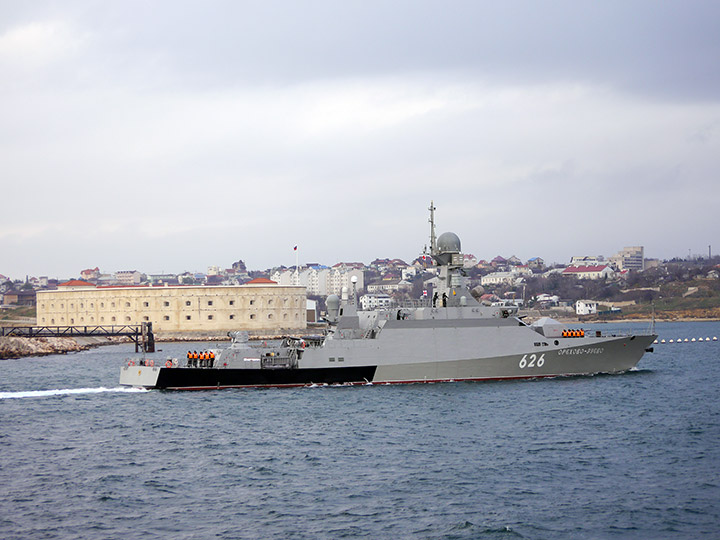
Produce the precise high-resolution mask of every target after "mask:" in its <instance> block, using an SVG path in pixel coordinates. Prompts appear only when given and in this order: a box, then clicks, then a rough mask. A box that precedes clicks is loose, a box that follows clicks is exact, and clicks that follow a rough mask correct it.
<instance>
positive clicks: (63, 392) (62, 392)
mask: <svg viewBox="0 0 720 540" xmlns="http://www.w3.org/2000/svg"><path fill="white" fill-rule="evenodd" d="M104 392H149V390H147V389H145V388H134V387H130V386H127V387H125V386H118V387H116V388H104V387H102V386H101V387H100V388H62V389H61V388H56V389H55V390H28V391H25V392H0V399H17V398H38V397H50V396H69V395H73V394H102V393H104Z"/></svg>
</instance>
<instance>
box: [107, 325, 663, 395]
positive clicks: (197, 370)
mask: <svg viewBox="0 0 720 540" xmlns="http://www.w3.org/2000/svg"><path fill="white" fill-rule="evenodd" d="M452 333H457V329H455V330H453V331H452ZM530 337H531V338H532V336H530ZM406 338H407V337H406V336H403V337H401V336H397V339H398V342H399V343H404V346H403V347H402V348H394V347H389V350H391V351H394V352H392V353H389V354H388V353H385V354H383V353H384V352H385V351H384V350H383V349H385V347H383V346H379V345H378V344H377V343H372V341H373V340H357V343H353V344H352V346H349V345H348V343H347V341H350V340H347V341H346V342H345V343H341V345H342V347H336V346H334V345H335V343H329V344H327V345H326V346H325V347H322V348H318V349H307V350H305V351H304V354H303V356H302V357H301V358H300V360H299V362H298V364H297V365H295V366H272V367H271V366H268V367H262V363H261V362H259V361H256V359H255V358H252V360H250V361H248V360H247V358H248V357H247V356H246V355H247V354H249V353H248V351H247V350H243V351H242V353H240V355H242V356H244V358H243V362H242V363H243V364H246V365H247V366H248V367H240V368H238V367H231V366H232V365H238V362H237V361H235V362H233V360H235V358H233V355H232V354H228V353H224V352H223V351H218V352H217V353H216V354H217V356H218V364H216V366H214V367H157V366H152V367H150V366H124V367H123V368H121V374H120V384H123V385H129V386H139V387H145V388H160V389H169V390H181V389H185V390H203V389H221V388H244V387H293V386H313V385H325V384H328V385H338V384H344V385H365V384H400V383H424V382H426V383H430V382H450V381H483V380H503V379H535V378H545V377H563V376H578V375H595V374H600V373H608V374H612V373H622V372H625V371H628V370H630V369H632V368H634V367H635V366H636V365H637V363H638V362H639V360H640V359H641V357H642V356H643V354H644V353H645V351H646V349H648V347H650V345H651V344H652V342H653V341H654V339H655V336H654V335H643V336H622V337H615V338H580V339H577V338H576V339H573V340H572V341H574V343H573V344H572V345H566V346H564V347H563V346H555V347H553V346H544V345H542V343H545V342H542V341H541V342H538V343H540V345H539V346H537V347H535V346H533V347H532V348H526V349H523V348H521V347H516V349H517V351H516V352H513V353H511V354H492V352H490V351H488V352H490V354H489V355H483V356H480V355H479V354H482V349H483V348H484V349H486V351H487V350H488V349H492V348H493V347H491V346H490V345H486V346H485V347H482V346H481V345H479V344H478V347H477V350H475V351H474V355H473V351H470V350H463V349H465V348H468V347H463V346H459V345H458V343H455V346H452V347H447V348H445V347H441V348H444V349H446V350H445V353H444V354H437V355H433V354H428V353H429V352H431V351H432V350H435V349H437V348H438V346H437V344H435V346H432V345H431V344H428V343H423V340H422V339H416V340H415V345H414V346H413V347H411V348H412V349H417V353H418V354H416V355H413V353H412V352H411V351H408V350H407V349H408V346H407V343H408V342H407V341H406ZM352 341H355V340H352ZM377 341H381V340H377ZM565 341H570V338H568V339H566V340H565ZM459 343H463V340H460V341H459ZM226 351H232V349H227V350H226ZM262 351H263V350H262V349H260V350H258V352H257V353H254V354H257V359H259V358H260V357H261V356H262V354H263V352H262ZM421 351H422V352H421ZM486 354H487V352H486ZM228 356H230V358H228ZM234 356H236V357H237V356H238V355H234ZM224 360H225V361H224ZM223 364H227V365H223Z"/></svg>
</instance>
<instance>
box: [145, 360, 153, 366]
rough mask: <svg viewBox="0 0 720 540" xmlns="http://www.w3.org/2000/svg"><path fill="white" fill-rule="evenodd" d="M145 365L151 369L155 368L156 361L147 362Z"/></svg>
mask: <svg viewBox="0 0 720 540" xmlns="http://www.w3.org/2000/svg"><path fill="white" fill-rule="evenodd" d="M145 365H146V366H149V367H153V366H154V365H155V360H148V361H147V362H145Z"/></svg>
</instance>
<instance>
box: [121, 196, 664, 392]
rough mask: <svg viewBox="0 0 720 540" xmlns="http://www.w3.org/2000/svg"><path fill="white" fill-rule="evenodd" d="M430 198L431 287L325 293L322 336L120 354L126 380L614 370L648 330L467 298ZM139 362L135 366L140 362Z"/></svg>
mask: <svg viewBox="0 0 720 540" xmlns="http://www.w3.org/2000/svg"><path fill="white" fill-rule="evenodd" d="M434 210H435V207H434V206H433V204H432V203H431V205H430V220H429V221H430V248H429V256H431V257H432V258H433V259H434V261H435V262H436V264H437V268H438V278H439V280H438V286H437V289H436V293H437V294H436V295H435V294H434V295H433V298H431V299H423V300H419V301H416V302H413V303H406V304H402V305H394V306H390V307H385V308H380V309H375V310H370V311H363V310H360V309H358V301H357V291H356V290H355V283H353V286H352V290H348V289H347V288H344V289H343V291H342V294H341V297H338V296H336V295H330V296H328V298H327V308H328V315H327V319H328V330H327V333H326V334H325V335H322V336H308V337H285V338H283V339H281V340H276V341H275V342H270V343H268V342H263V343H262V344H259V343H251V341H250V340H249V339H248V334H247V332H232V333H231V338H232V341H231V343H230V345H229V346H228V347H225V348H219V349H212V350H210V351H209V354H208V355H207V356H208V358H207V359H203V360H192V359H191V360H185V359H182V360H180V361H178V359H168V360H167V361H166V362H165V363H164V364H163V365H157V366H156V365H151V364H153V362H152V361H138V362H137V363H136V362H135V361H130V362H128V364H129V365H125V366H123V367H122V368H121V371H120V384H121V385H125V386H134V387H144V388H159V389H168V390H206V389H221V388H244V387H292V386H313V385H367V384H395V383H430V382H451V381H485V380H504V379H535V378H544V377H564V376H579V375H595V374H600V373H607V374H614V373H622V372H625V371H628V370H630V369H632V368H634V367H635V366H636V365H637V363H638V362H639V361H640V359H641V358H642V356H643V354H644V353H645V352H646V351H651V350H652V348H651V344H652V343H653V342H654V341H655V339H656V337H657V336H656V335H655V334H654V333H653V332H652V331H650V332H648V333H647V334H628V335H618V334H605V333H603V332H601V331H587V332H586V331H585V330H582V329H577V328H572V329H571V328H568V327H567V326H565V325H564V324H561V323H560V322H558V321H555V320H553V319H550V318H542V319H539V320H537V321H535V322H534V323H532V324H527V323H526V322H524V321H523V320H522V318H519V317H518V313H517V307H515V306H508V305H498V306H496V305H485V304H483V303H481V302H479V301H478V300H477V299H475V298H474V297H473V295H472V294H471V293H470V290H469V288H468V280H467V278H466V276H465V275H464V272H463V256H462V253H461V244H460V239H459V238H458V236H457V235H456V234H454V233H452V232H446V233H444V234H442V235H440V236H439V237H436V236H435V219H434ZM139 364H144V365H139Z"/></svg>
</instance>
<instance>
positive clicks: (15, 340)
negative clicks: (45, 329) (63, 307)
mask: <svg viewBox="0 0 720 540" xmlns="http://www.w3.org/2000/svg"><path fill="white" fill-rule="evenodd" d="M124 341H126V340H125V339H124V338H108V337H83V338H71V337H34V338H23V337H10V336H7V337H0V360H8V359H11V358H24V357H26V356H47V355H50V354H67V353H72V352H80V351H85V350H88V349H92V348H95V347H100V346H102V345H113V344H115V343H123V342H124Z"/></svg>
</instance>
